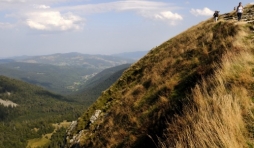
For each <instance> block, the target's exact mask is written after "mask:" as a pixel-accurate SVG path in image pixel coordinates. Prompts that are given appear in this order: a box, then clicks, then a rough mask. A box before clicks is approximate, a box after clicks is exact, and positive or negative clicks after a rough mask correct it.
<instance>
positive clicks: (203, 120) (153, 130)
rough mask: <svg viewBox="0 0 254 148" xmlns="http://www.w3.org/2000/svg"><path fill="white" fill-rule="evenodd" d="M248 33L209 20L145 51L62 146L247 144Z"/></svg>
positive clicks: (250, 115)
mask: <svg viewBox="0 0 254 148" xmlns="http://www.w3.org/2000/svg"><path fill="white" fill-rule="evenodd" d="M248 7H249V8H254V6H248ZM252 10H253V9H252ZM253 30H254V28H253V24H251V23H237V24H236V23H235V21H223V20H221V21H219V22H216V23H215V22H213V20H212V19H209V20H207V21H204V22H201V23H200V24H198V25H196V26H193V27H191V28H190V29H188V30H186V31H184V32H183V33H181V34H179V35H177V36H176V37H174V38H172V39H170V40H168V41H166V42H164V43H163V44H161V45H160V46H158V47H156V48H154V49H152V50H151V51H150V52H149V53H148V54H147V55H146V56H144V57H143V58H142V59H140V60H139V61H138V62H136V63H135V64H133V65H132V66H131V67H130V68H129V69H127V70H126V71H125V72H124V73H123V75H122V76H121V77H120V78H119V79H118V81H116V82H115V83H114V84H113V85H112V86H111V87H109V88H108V89H107V90H106V91H104V92H103V93H102V95H101V96H100V97H99V98H98V100H97V101H96V102H95V103H94V104H93V105H92V106H90V108H89V109H88V110H87V111H86V112H85V113H84V114H83V115H82V116H81V117H80V118H78V120H77V122H73V124H72V126H71V128H70V129H69V131H68V134H67V136H66V140H67V144H66V147H93V148H95V147H96V148H105V147H108V148H113V147H114V148H115V147H118V148H119V147H137V148H140V147H146V148H149V147H151V148H155V147H162V148H165V147H179V148H180V147H197V148H201V147H202V148H204V147H248V146H249V147H253V146H254V140H253V137H254V130H253V129H254V124H253V123H254V105H253V101H254V100H253V98H254V79H253V76H254V73H253V71H254V44H253V42H254V33H253Z"/></svg>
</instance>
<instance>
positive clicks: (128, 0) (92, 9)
mask: <svg viewBox="0 0 254 148" xmlns="http://www.w3.org/2000/svg"><path fill="white" fill-rule="evenodd" d="M176 9H179V7H176V6H173V5H172V4H170V3H164V2H155V1H147V0H125V1H117V2H109V3H100V4H88V5H79V6H72V7H62V8H60V10H65V11H66V10H67V11H75V12H79V13H83V14H94V13H105V12H109V11H116V12H121V11H133V12H136V13H137V14H138V15H140V16H142V17H145V18H149V19H153V20H162V21H166V22H174V23H176V21H180V20H182V19H183V17H182V16H181V15H180V14H178V13H173V12H172V11H174V10H176Z"/></svg>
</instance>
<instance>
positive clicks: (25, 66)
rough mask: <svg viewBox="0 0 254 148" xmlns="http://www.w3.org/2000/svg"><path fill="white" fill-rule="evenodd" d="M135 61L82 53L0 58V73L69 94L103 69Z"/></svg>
mask: <svg viewBox="0 0 254 148" xmlns="http://www.w3.org/2000/svg"><path fill="white" fill-rule="evenodd" d="M133 62H135V60H133V59H128V58H124V57H117V56H111V55H89V54H81V53H75V52H73V53H65V54H60V53H59V54H52V55H43V56H21V57H14V58H13V59H1V60H0V75H4V76H8V77H11V78H16V79H19V80H23V81H25V82H28V83H31V84H36V85H39V86H42V87H44V88H46V89H47V90H50V91H53V92H56V93H60V94H70V93H72V92H76V91H78V90H79V89H80V88H81V87H83V86H84V84H85V82H86V81H87V80H89V79H90V78H92V77H93V76H95V75H96V74H97V73H99V72H101V71H102V70H104V69H107V68H111V67H115V66H118V65H122V64H127V63H133Z"/></svg>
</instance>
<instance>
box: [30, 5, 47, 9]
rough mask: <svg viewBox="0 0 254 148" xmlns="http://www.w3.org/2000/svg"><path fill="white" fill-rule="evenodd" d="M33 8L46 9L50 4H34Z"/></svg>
mask: <svg viewBox="0 0 254 148" xmlns="http://www.w3.org/2000/svg"><path fill="white" fill-rule="evenodd" d="M34 8H38V9H48V8H50V6H46V5H34Z"/></svg>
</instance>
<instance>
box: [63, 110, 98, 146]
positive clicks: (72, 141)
mask: <svg viewBox="0 0 254 148" xmlns="http://www.w3.org/2000/svg"><path fill="white" fill-rule="evenodd" d="M101 112H102V111H101V110H95V112H94V114H93V115H92V116H91V117H90V124H89V125H88V126H91V125H93V123H94V122H95V121H96V120H97V119H98V118H99V117H100V115H101ZM76 126H77V121H72V123H71V125H70V127H69V128H68V129H67V130H66V133H67V135H66V139H65V141H67V143H68V144H66V145H65V148H67V147H71V148H79V147H80V146H79V142H80V137H81V136H82V134H84V133H85V130H81V131H79V132H78V134H75V135H72V132H73V131H74V130H75V128H76ZM97 128H99V127H97Z"/></svg>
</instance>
